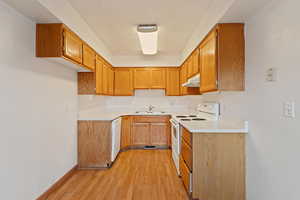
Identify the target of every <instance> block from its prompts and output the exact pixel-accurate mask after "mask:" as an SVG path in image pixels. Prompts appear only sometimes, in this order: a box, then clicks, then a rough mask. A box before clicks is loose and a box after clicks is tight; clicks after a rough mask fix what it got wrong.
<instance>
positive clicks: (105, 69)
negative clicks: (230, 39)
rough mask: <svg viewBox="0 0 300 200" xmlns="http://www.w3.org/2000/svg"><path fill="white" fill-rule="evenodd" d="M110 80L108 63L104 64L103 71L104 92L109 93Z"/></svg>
mask: <svg viewBox="0 0 300 200" xmlns="http://www.w3.org/2000/svg"><path fill="white" fill-rule="evenodd" d="M108 81H109V68H108V66H107V65H106V64H103V73H102V91H103V94H105V95H108V87H109V85H108Z"/></svg>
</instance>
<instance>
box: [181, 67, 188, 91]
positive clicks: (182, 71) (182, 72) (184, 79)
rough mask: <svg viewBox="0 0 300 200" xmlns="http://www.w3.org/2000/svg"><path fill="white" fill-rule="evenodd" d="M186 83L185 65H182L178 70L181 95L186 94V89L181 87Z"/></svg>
mask: <svg viewBox="0 0 300 200" xmlns="http://www.w3.org/2000/svg"><path fill="white" fill-rule="evenodd" d="M186 81H187V63H184V64H183V65H182V67H181V70H180V93H181V95H186V94H187V87H183V86H182V84H183V83H185V82H186Z"/></svg>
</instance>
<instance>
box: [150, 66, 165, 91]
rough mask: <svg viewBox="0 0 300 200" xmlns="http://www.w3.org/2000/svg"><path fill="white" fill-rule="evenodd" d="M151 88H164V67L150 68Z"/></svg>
mask: <svg viewBox="0 0 300 200" xmlns="http://www.w3.org/2000/svg"><path fill="white" fill-rule="evenodd" d="M151 88H152V89H164V88H166V70H165V69H164V68H152V69H151Z"/></svg>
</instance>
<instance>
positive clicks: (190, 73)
mask: <svg viewBox="0 0 300 200" xmlns="http://www.w3.org/2000/svg"><path fill="white" fill-rule="evenodd" d="M193 70H194V67H193V57H192V56H190V57H189V58H188V60H187V79H188V78H191V77H192V76H193Z"/></svg>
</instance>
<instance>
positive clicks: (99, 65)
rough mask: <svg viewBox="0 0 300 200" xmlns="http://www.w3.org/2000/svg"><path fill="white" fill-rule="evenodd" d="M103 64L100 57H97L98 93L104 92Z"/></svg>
mask: <svg viewBox="0 0 300 200" xmlns="http://www.w3.org/2000/svg"><path fill="white" fill-rule="evenodd" d="M103 93H104V91H103V64H102V61H101V60H100V58H99V57H98V56H97V58H96V94H103Z"/></svg>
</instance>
